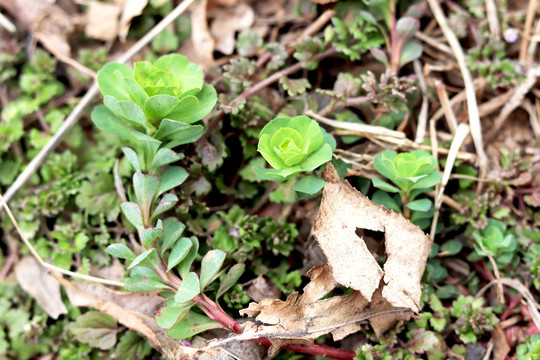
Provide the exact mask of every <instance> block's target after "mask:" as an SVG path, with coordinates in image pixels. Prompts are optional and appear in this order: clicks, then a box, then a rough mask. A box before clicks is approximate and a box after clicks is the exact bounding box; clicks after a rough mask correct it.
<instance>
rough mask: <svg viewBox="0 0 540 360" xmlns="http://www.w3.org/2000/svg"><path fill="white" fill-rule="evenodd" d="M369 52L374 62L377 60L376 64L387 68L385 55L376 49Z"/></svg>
mask: <svg viewBox="0 0 540 360" xmlns="http://www.w3.org/2000/svg"><path fill="white" fill-rule="evenodd" d="M369 52H370V53H371V55H372V56H373V57H374V58H375V60H377V61H378V62H381V63H383V64H384V65H387V66H388V56H387V55H386V53H385V52H384V51H382V50H381V49H378V48H376V47H371V48H370V49H369ZM402 54H403V53H402Z"/></svg>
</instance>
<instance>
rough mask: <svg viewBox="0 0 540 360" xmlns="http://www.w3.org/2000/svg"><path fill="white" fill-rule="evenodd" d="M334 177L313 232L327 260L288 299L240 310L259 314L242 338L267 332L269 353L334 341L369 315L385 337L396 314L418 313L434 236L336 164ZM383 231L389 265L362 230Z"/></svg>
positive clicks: (332, 171)
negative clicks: (344, 290)
mask: <svg viewBox="0 0 540 360" xmlns="http://www.w3.org/2000/svg"><path fill="white" fill-rule="evenodd" d="M324 177H325V179H326V180H327V181H328V183H327V184H326V185H325V187H324V189H323V196H322V202H321V206H320V209H319V213H318V215H317V218H316V219H315V224H314V229H313V235H314V237H315V239H316V240H317V242H318V243H319V245H320V246H321V248H322V250H323V252H324V254H325V255H326V257H327V259H328V263H327V264H322V265H318V266H315V267H313V268H312V269H311V270H310V271H309V272H308V275H309V277H310V278H311V282H310V283H308V284H307V285H306V287H305V288H304V291H303V294H302V295H299V293H298V292H294V293H292V294H290V295H289V296H288V297H287V299H286V300H285V301H282V300H279V299H264V300H262V301H261V302H259V303H250V305H249V307H248V308H247V309H244V310H241V311H240V313H241V314H243V315H248V316H250V317H254V318H255V321H256V322H253V321H248V322H247V323H246V324H245V326H244V331H243V333H242V335H239V336H237V337H236V339H239V340H244V339H253V338H268V339H269V340H270V341H271V342H272V347H271V349H270V354H275V353H276V352H277V350H278V349H279V347H281V346H284V345H286V344H300V345H310V344H312V343H313V340H315V339H316V338H317V337H319V336H321V335H324V334H328V333H331V334H332V335H333V337H334V340H336V341H337V340H340V339H343V338H344V337H345V336H347V335H349V334H352V333H354V332H356V331H358V330H360V326H361V324H362V323H365V322H366V321H369V323H370V324H371V326H372V327H373V329H374V330H375V332H376V333H377V334H378V335H380V334H381V333H382V332H384V331H386V330H387V329H389V328H390V327H391V326H392V325H393V324H394V323H395V322H397V321H398V320H404V319H409V318H410V317H411V316H412V315H413V314H414V313H417V312H419V311H420V305H419V303H420V296H421V284H420V280H421V277H422V274H423V272H424V269H425V265H426V261H427V257H428V255H429V252H430V250H431V245H432V242H431V240H430V238H429V236H428V235H426V234H424V232H423V231H422V230H421V229H420V228H419V227H417V226H416V225H413V224H412V223H411V222H410V221H409V220H407V219H405V218H404V217H403V216H401V215H400V214H398V213H396V212H394V211H391V210H388V209H386V208H384V207H383V206H381V205H377V204H375V203H373V202H371V201H370V200H369V199H368V198H367V197H365V196H363V195H362V194H361V193H360V192H358V191H357V190H356V189H354V188H353V187H352V186H351V185H350V184H349V183H348V182H347V181H342V180H340V179H339V177H338V175H337V172H336V171H335V169H334V168H333V167H332V165H330V164H329V165H328V166H327V170H326V171H325V174H324ZM358 228H360V229H366V230H371V231H381V232H384V234H385V247H386V261H385V263H384V265H383V268H382V269H381V267H380V266H379V264H378V263H377V260H376V259H375V258H374V257H373V255H372V254H371V253H370V251H369V249H368V247H367V245H366V243H365V242H364V240H363V239H362V238H360V237H358V236H357V235H356V230H357V229H358ZM338 285H343V286H346V287H349V288H352V289H354V291H353V292H352V293H351V294H349V295H345V296H333V297H330V298H324V297H325V296H326V295H328V293H329V292H330V291H332V290H333V289H334V288H335V287H336V286H338Z"/></svg>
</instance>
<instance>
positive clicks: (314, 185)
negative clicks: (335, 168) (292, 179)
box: [293, 176, 326, 195]
mask: <svg viewBox="0 0 540 360" xmlns="http://www.w3.org/2000/svg"><path fill="white" fill-rule="evenodd" d="M324 184H326V181H324V180H323V179H321V178H318V177H315V176H306V177H304V178H303V179H302V180H300V181H299V182H297V183H296V184H295V185H294V187H293V189H294V190H295V191H298V192H301V193H304V194H308V195H315V194H316V193H318V192H319V191H321V189H322V188H323V187H324Z"/></svg>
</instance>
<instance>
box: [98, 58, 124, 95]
mask: <svg viewBox="0 0 540 360" xmlns="http://www.w3.org/2000/svg"><path fill="white" fill-rule="evenodd" d="M124 77H127V78H132V77H133V70H132V69H130V68H129V67H128V66H127V65H124V64H120V63H117V62H111V63H108V64H106V65H105V66H103V68H102V69H101V70H99V71H98V73H97V82H98V85H99V90H100V91H101V93H102V94H103V96H106V95H110V96H114V97H115V98H117V99H118V100H129V99H130V96H129V92H128V91H127V89H126V88H125V87H124V84H123V82H122V81H120V80H121V79H123V78H124Z"/></svg>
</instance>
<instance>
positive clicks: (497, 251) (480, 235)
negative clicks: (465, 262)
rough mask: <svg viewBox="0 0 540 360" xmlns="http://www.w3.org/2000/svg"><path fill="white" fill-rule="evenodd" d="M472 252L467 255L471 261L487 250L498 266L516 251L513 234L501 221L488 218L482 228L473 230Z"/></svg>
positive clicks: (507, 261) (509, 258) (479, 257)
mask: <svg viewBox="0 0 540 360" xmlns="http://www.w3.org/2000/svg"><path fill="white" fill-rule="evenodd" d="M472 237H473V238H474V241H475V242H474V252H473V253H471V254H470V255H469V257H468V259H469V260H471V261H478V260H480V259H481V258H483V257H486V256H487V254H486V252H488V253H489V254H490V255H492V256H493V258H494V260H495V262H496V263H497V265H498V266H503V265H505V264H508V263H510V262H511V261H512V259H513V258H514V255H515V254H516V252H517V242H516V238H515V236H514V234H512V233H510V232H508V231H507V230H506V229H505V226H504V224H503V223H502V222H500V221H497V220H494V219H489V220H488V225H487V226H486V227H485V228H484V229H483V230H475V231H474V232H473V233H472Z"/></svg>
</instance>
